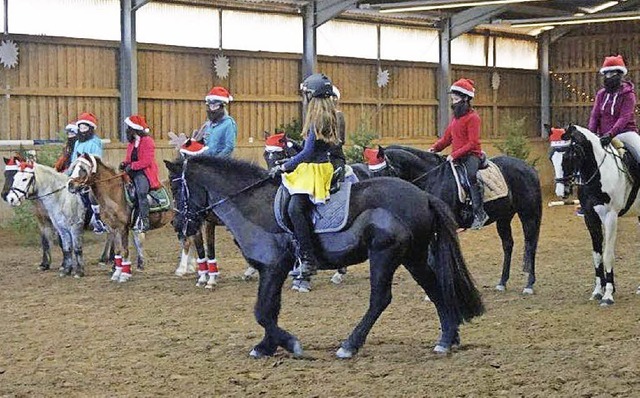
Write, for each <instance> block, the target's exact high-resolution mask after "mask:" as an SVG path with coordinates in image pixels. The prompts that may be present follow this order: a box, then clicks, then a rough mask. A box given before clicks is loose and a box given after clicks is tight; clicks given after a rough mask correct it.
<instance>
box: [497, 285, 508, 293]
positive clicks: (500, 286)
mask: <svg viewBox="0 0 640 398" xmlns="http://www.w3.org/2000/svg"><path fill="white" fill-rule="evenodd" d="M496 290H497V291H499V292H504V291H505V290H507V287H506V286H505V285H496Z"/></svg>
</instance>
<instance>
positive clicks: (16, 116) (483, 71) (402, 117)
mask: <svg viewBox="0 0 640 398" xmlns="http://www.w3.org/2000/svg"><path fill="white" fill-rule="evenodd" d="M15 39H16V41H17V42H18V43H19V46H20V51H21V59H20V65H19V66H18V68H16V69H13V70H7V69H2V70H0V94H7V93H8V94H10V98H9V100H6V98H3V99H2V100H1V101H0V120H2V122H3V123H2V125H1V126H0V134H2V137H1V138H3V139H6V138H10V139H11V138H12V139H33V138H41V139H55V138H57V137H58V134H59V133H60V132H61V131H62V129H63V128H64V126H65V125H66V123H67V122H68V121H69V120H72V119H73V118H75V117H76V116H77V115H78V114H79V113H81V112H83V111H87V110H90V111H93V112H94V113H95V114H96V115H97V117H98V120H99V125H100V127H99V134H100V135H101V136H103V137H104V138H111V139H112V140H117V139H118V137H119V131H120V130H121V129H122V124H121V122H119V121H118V117H119V115H118V107H119V88H118V74H117V58H118V45H117V43H113V42H100V41H92V40H77V39H61V38H42V37H33V36H16V37H15ZM217 54H218V51H217V50H203V49H190V48H181V47H173V46H159V45H139V48H138V68H139V70H138V93H139V112H140V113H141V114H144V115H145V116H146V117H147V119H148V121H149V123H150V127H151V130H152V132H153V134H154V137H155V138H156V139H158V140H159V141H162V142H164V143H166V140H167V133H168V132H169V131H175V132H184V133H186V134H189V133H190V132H191V131H192V130H194V129H197V128H198V127H200V125H201V124H202V123H203V122H204V120H205V118H206V108H205V106H204V96H205V95H206V93H207V92H208V91H209V89H210V88H211V87H212V86H213V85H223V86H226V87H228V88H229V89H230V91H231V93H232V95H233V96H234V99H235V100H234V101H233V102H232V103H231V105H230V107H229V109H230V113H231V115H232V116H233V117H234V118H235V119H236V121H237V123H238V130H239V134H238V145H239V146H240V147H241V146H248V147H254V146H261V144H262V132H263V131H265V130H268V131H273V130H274V129H275V128H276V127H278V126H280V125H282V124H285V123H289V122H290V121H291V120H292V119H299V118H300V117H301V114H300V113H301V103H300V97H299V92H298V90H299V83H300V80H301V75H300V56H299V55H292V54H274V53H261V52H255V53H251V52H241V51H225V52H224V54H225V55H226V56H227V57H228V58H229V60H230V64H231V72H230V75H229V77H228V78H226V79H224V80H222V79H219V78H217V77H216V76H215V73H214V70H213V59H214V57H215V56H216V55H217ZM379 67H381V68H382V69H388V70H389V72H390V76H391V80H390V83H389V84H388V85H387V86H386V87H383V88H379V87H378V86H377V84H376V75H377V71H378V68H379ZM436 68H437V66H436V65H435V64H429V63H414V62H391V61H383V62H382V63H381V64H380V65H379V64H378V63H377V62H376V61H374V60H357V59H352V58H335V57H320V58H319V62H318V70H319V71H321V72H324V73H326V74H327V75H329V76H330V77H331V78H332V79H333V81H334V83H335V84H336V85H337V86H338V87H339V88H340V90H341V92H342V99H341V102H340V105H339V106H340V108H341V109H342V110H343V111H344V113H345V116H346V121H347V133H348V137H349V134H352V133H353V132H355V131H356V130H357V129H358V125H359V123H360V121H361V120H366V122H367V123H368V125H369V130H370V131H372V132H373V133H375V134H377V136H378V137H379V138H380V139H381V140H383V141H384V142H385V143H391V142H395V141H397V142H406V143H408V142H412V143H416V142H420V141H421V140H432V139H433V138H434V137H435V136H436V118H437V115H436V112H437V107H438V101H437V92H436ZM497 71H498V73H499V74H500V77H501V85H500V88H499V89H498V90H493V89H492V88H491V75H492V73H493V72H494V70H493V69H487V68H478V67H455V68H454V70H453V72H452V77H453V78H454V79H455V78H459V77H462V76H464V77H469V78H472V79H474V80H475V81H476V85H477V90H478V95H477V98H476V101H475V105H476V107H477V109H478V111H479V113H480V115H481V117H482V119H483V137H484V138H499V137H501V136H502V132H501V129H500V128H499V125H500V123H501V120H503V119H504V117H506V115H509V116H511V117H521V116H526V117H527V126H528V127H527V129H528V132H529V133H530V134H532V136H535V135H537V133H538V127H537V123H538V113H539V112H538V104H537V101H538V99H539V88H538V86H539V83H538V82H539V80H538V76H537V73H536V72H535V71H518V70H511V69H498V70H497ZM7 87H8V89H7ZM529 129H530V131H529ZM348 141H349V140H348Z"/></svg>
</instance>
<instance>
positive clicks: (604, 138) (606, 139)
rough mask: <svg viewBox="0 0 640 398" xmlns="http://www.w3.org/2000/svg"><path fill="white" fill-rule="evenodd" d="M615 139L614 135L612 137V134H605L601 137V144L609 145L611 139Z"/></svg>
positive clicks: (603, 145)
mask: <svg viewBox="0 0 640 398" xmlns="http://www.w3.org/2000/svg"><path fill="white" fill-rule="evenodd" d="M612 139H613V137H611V136H610V135H603V136H602V137H600V145H602V147H603V148H604V147H607V146H609V144H611V140H612Z"/></svg>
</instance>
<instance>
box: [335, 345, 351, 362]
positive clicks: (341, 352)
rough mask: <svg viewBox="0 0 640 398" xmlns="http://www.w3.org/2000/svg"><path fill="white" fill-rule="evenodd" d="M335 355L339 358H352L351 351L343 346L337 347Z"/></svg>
mask: <svg viewBox="0 0 640 398" xmlns="http://www.w3.org/2000/svg"><path fill="white" fill-rule="evenodd" d="M336 356H337V357H338V358H340V359H350V358H353V352H351V351H349V350H347V349H345V348H343V347H340V348H338V351H336Z"/></svg>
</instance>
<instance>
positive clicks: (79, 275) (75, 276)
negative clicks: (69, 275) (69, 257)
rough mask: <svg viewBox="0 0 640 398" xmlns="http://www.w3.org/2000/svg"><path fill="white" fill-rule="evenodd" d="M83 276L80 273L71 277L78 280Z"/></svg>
mask: <svg viewBox="0 0 640 398" xmlns="http://www.w3.org/2000/svg"><path fill="white" fill-rule="evenodd" d="M83 276H84V273H82V272H76V273H75V274H73V277H74V278H76V279H80V278H82V277H83Z"/></svg>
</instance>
